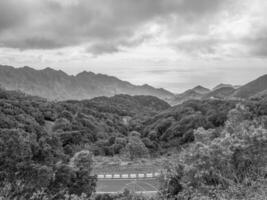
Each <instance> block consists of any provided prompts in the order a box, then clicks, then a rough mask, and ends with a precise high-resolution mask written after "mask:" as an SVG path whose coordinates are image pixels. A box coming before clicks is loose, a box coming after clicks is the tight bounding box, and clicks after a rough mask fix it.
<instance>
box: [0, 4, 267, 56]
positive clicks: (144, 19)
mask: <svg viewBox="0 0 267 200" xmlns="http://www.w3.org/2000/svg"><path fill="white" fill-rule="evenodd" d="M266 9H267V3H266V2H265V1H264V0H255V1H253V2H252V1H250V0H236V1H230V0H97V1H96V0H86V1H85V0H66V1H65V0H64V1H61V0H8V1H0V47H8V48H17V49H22V50H31V49H41V50H42V49H57V48H64V47H74V46H83V47H84V48H85V51H86V52H89V53H91V54H93V55H103V54H110V53H117V52H120V51H125V50H127V49H129V48H133V47H137V46H138V45H140V44H143V43H148V42H152V43H153V42H154V43H155V42H156V43H157V45H158V48H160V47H161V46H160V45H163V46H164V45H165V46H168V47H170V48H173V49H175V51H177V52H178V53H182V54H186V55H189V56H197V57H202V56H204V57H206V56H212V57H213V56H214V57H219V56H241V55H242V56H244V55H245V56H259V57H265V56H266V54H267V49H266V43H267V41H266V40H267V38H266V32H267V31H266V30H267V29H266V26H267V25H266V20H265V19H266V17H267V16H266V14H265V10H266ZM155 25H157V26H158V31H156V32H155V31H151V30H150V29H151V27H153V26H155ZM154 45H155V44H154ZM155 46H156V45H155Z"/></svg>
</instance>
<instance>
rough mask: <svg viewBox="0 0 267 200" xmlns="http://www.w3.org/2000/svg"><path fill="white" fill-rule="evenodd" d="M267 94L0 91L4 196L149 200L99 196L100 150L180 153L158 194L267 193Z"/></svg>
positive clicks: (0, 193) (0, 195)
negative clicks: (84, 95) (75, 95)
mask: <svg viewBox="0 0 267 200" xmlns="http://www.w3.org/2000/svg"><path fill="white" fill-rule="evenodd" d="M266 129H267V99H266V98H265V96H261V97H255V98H252V99H251V100H248V101H246V102H239V101H229V100H227V101H226V100H202V101H201V100H192V101H187V102H184V103H183V104H181V105H178V106H174V107H170V106H169V105H168V104H167V103H165V102H164V101H162V100H159V99H157V98H156V97H152V96H134V97H131V96H128V95H117V96H114V97H111V98H107V97H98V98H95V99H92V100H84V101H62V102H51V101H47V100H45V99H42V98H39V97H33V96H27V95H25V94H23V93H19V92H13V91H5V90H0V180H1V181H0V199H7V200H13V199H25V200H26V199H34V200H35V199H36V200H37V199H38V200H44V199H69V200H71V199H77V200H82V199H88V198H95V199H144V197H142V196H139V195H134V194H130V193H129V192H128V193H127V192H126V193H124V194H120V195H115V196H114V195H97V196H94V197H93V196H92V194H94V191H95V187H96V184H97V180H96V177H95V176H93V175H92V173H91V172H92V168H93V156H98V155H101V156H114V155H123V156H125V155H126V156H127V157H128V159H139V158H143V157H146V158H149V157H155V156H160V155H163V156H164V155H166V154H168V153H169V152H172V151H173V150H175V152H176V153H177V156H176V159H174V160H172V162H171V163H170V165H169V167H168V173H167V179H162V190H161V192H160V194H159V196H158V197H156V198H158V199H201V198H202V199H214V198H215V196H216V198H217V199H264V197H265V196H266V191H267V190H266V187H267V184H266V177H267V172H266V166H267V157H266V156H267V130H266Z"/></svg>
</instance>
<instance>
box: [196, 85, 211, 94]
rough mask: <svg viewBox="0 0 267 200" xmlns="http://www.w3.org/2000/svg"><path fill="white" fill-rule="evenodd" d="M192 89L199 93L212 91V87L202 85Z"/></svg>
mask: <svg viewBox="0 0 267 200" xmlns="http://www.w3.org/2000/svg"><path fill="white" fill-rule="evenodd" d="M192 90H193V91H195V92H197V93H200V94H205V93H208V92H210V89H208V88H205V87H203V86H201V85H198V86H196V87H194V88H193V89H192Z"/></svg>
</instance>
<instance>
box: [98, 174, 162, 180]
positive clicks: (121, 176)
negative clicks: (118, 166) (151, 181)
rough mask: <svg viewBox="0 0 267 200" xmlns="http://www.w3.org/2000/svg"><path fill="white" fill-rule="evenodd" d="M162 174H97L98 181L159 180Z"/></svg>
mask: <svg viewBox="0 0 267 200" xmlns="http://www.w3.org/2000/svg"><path fill="white" fill-rule="evenodd" d="M161 174H162V173H161V172H152V173H125V174H97V178H98V179H145V178H157V177H159V176H160V175H161Z"/></svg>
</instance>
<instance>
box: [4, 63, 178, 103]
mask: <svg viewBox="0 0 267 200" xmlns="http://www.w3.org/2000/svg"><path fill="white" fill-rule="evenodd" d="M0 85H1V86H2V87H3V88H5V89H8V90H20V91H22V92H25V93H27V94H31V95H36V96H40V97H44V98H47V99H50V100H66V99H77V100H81V99H91V98H94V97H98V96H113V95H116V94H129V95H151V96H156V97H159V98H161V99H164V100H166V99H169V98H171V97H173V96H174V95H173V94H172V93H171V92H169V91H167V90H164V89H161V88H160V89H158V88H154V87H151V86H149V85H142V86H137V85H133V84H131V83H129V82H127V81H122V80H120V79H118V78H116V77H113V76H107V75H104V74H95V73H93V72H86V71H84V72H81V73H79V74H77V75H76V76H72V75H68V74H66V73H65V72H63V71H61V70H58V71H57V70H54V69H51V68H45V69H43V70H35V69H33V68H30V67H23V68H14V67H11V66H4V65H0Z"/></svg>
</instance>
